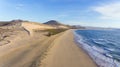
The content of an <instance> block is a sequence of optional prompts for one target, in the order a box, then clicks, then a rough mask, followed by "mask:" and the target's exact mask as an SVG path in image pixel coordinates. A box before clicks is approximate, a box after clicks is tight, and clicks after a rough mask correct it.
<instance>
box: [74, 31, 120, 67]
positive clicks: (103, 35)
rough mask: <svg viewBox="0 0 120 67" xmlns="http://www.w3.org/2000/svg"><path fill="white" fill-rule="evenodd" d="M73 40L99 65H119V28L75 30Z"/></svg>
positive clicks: (110, 66)
mask: <svg viewBox="0 0 120 67" xmlns="http://www.w3.org/2000/svg"><path fill="white" fill-rule="evenodd" d="M74 34H75V41H76V42H77V43H78V45H79V47H82V48H83V49H84V50H85V51H86V52H87V53H88V54H89V55H90V57H91V58H92V59H93V60H94V61H95V62H96V64H98V66H99V67H120V30H118V29H112V30H76V31H75V33H74Z"/></svg>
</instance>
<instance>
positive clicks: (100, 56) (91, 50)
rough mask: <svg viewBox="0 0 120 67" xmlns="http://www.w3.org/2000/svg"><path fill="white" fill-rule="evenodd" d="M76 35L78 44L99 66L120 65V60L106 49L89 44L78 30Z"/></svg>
mask: <svg viewBox="0 0 120 67" xmlns="http://www.w3.org/2000/svg"><path fill="white" fill-rule="evenodd" d="M74 35H75V42H77V43H78V46H79V47H81V48H83V49H84V50H85V51H86V52H87V53H88V54H89V56H90V57H91V58H92V59H93V60H94V61H95V62H96V64H97V65H98V66H99V67H120V62H118V61H117V60H115V59H113V58H112V56H111V55H110V54H109V53H106V51H105V50H104V49H101V48H99V47H96V46H90V45H88V44H87V43H85V42H84V40H83V37H82V36H81V35H79V34H77V33H76V32H74ZM100 40H102V39H100ZM108 49H109V50H111V51H112V50H114V49H110V48H108Z"/></svg>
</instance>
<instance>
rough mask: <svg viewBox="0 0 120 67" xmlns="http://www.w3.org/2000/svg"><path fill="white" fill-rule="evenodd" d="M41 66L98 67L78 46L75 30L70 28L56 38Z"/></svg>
mask: <svg viewBox="0 0 120 67" xmlns="http://www.w3.org/2000/svg"><path fill="white" fill-rule="evenodd" d="M39 67H97V65H96V63H95V62H94V61H93V60H92V59H91V58H90V57H89V56H88V55H87V53H85V51H84V50H83V49H81V48H79V47H78V46H77V44H76V43H75V41H74V35H73V30H68V31H66V32H64V33H63V34H62V35H61V36H59V37H58V38H56V39H55V41H54V42H53V46H52V47H51V48H50V50H49V51H48V52H47V56H46V58H44V59H43V60H42V61H41V66H39Z"/></svg>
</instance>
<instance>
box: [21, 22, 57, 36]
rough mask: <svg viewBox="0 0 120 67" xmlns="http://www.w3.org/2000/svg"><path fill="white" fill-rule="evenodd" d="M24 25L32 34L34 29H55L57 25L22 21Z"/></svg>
mask: <svg viewBox="0 0 120 67" xmlns="http://www.w3.org/2000/svg"><path fill="white" fill-rule="evenodd" d="M22 27H24V28H25V29H26V30H28V31H29V32H30V34H33V30H35V29H39V30H45V29H55V27H52V26H48V25H44V24H40V23H39V24H37V23H33V22H22Z"/></svg>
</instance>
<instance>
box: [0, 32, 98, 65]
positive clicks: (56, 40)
mask: <svg viewBox="0 0 120 67" xmlns="http://www.w3.org/2000/svg"><path fill="white" fill-rule="evenodd" d="M8 39H9V40H11V42H10V43H9V44H7V45H4V46H0V67H97V66H96V64H95V63H94V62H93V61H92V60H91V58H90V57H89V56H88V55H87V54H86V53H85V52H84V51H83V50H82V49H80V48H78V47H77V45H76V44H75V43H74V39H73V33H72V30H69V31H66V32H63V33H61V34H57V35H54V36H51V37H46V36H43V35H42V34H41V33H34V35H33V36H29V35H28V34H27V33H26V32H21V33H19V34H18V35H14V36H13V37H11V38H8ZM50 45H51V46H50ZM49 46H50V49H49V50H48V52H47V55H44V52H45V51H46V50H47V49H48V47H49ZM43 55H44V57H46V58H44V59H43V60H42V58H41V57H42V56H43ZM41 60H42V61H41Z"/></svg>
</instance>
